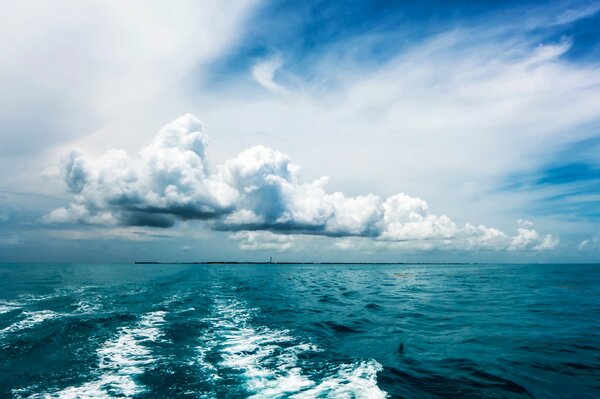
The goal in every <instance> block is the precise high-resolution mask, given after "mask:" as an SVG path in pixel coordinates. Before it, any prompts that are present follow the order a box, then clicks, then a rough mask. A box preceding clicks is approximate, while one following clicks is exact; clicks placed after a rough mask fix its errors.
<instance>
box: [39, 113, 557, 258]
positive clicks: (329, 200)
mask: <svg viewBox="0 0 600 399" xmlns="http://www.w3.org/2000/svg"><path fill="white" fill-rule="evenodd" d="M207 145H208V137H207V135H206V134H205V133H204V127H203V124H202V123H201V122H200V120H199V119H198V118H196V117H195V116H194V115H192V114H186V115H183V116H181V117H179V118H177V119H175V120H173V121H172V122H170V123H169V124H167V125H166V126H164V127H163V128H162V129H161V130H160V131H159V132H158V134H157V135H156V136H155V137H154V139H153V140H152V142H151V143H150V144H149V145H148V146H146V147H144V148H143V149H142V150H141V151H140V152H139V154H138V155H137V156H134V157H131V156H129V155H128V154H127V152H125V151H123V150H110V151H107V152H106V153H105V154H103V155H102V156H100V157H98V158H91V157H87V156H85V155H84V154H82V153H81V152H80V151H72V152H71V153H70V154H69V155H68V156H67V157H66V158H65V159H64V178H65V181H66V183H67V185H68V187H69V190H70V192H71V193H72V194H73V196H74V198H73V202H71V204H70V206H69V207H61V208H57V209H55V210H53V211H51V212H50V213H49V214H47V215H45V216H44V217H43V221H44V222H45V223H83V224H98V225H125V226H151V227H164V228H167V227H171V226H173V225H174V224H175V223H176V222H177V221H181V220H192V219H200V220H206V221H207V222H208V223H209V226H210V227H211V228H212V229H214V230H223V231H243V232H245V234H246V235H245V236H243V234H244V233H242V236H240V234H237V235H233V237H232V238H234V239H242V245H241V247H242V248H243V249H244V248H245V246H246V247H247V248H250V249H251V248H252V245H251V244H248V241H250V242H253V241H256V240H255V238H256V236H253V235H252V234H250V235H249V234H248V232H250V231H268V232H270V233H275V234H277V235H289V234H303V235H322V236H329V237H368V238H372V239H373V240H376V241H378V242H383V243H399V242H400V243H407V242H408V243H410V242H427V243H428V244H429V245H428V247H427V248H432V247H433V248H453V249H486V250H520V251H523V250H534V251H539V250H550V249H553V248H554V247H556V245H557V244H558V242H559V240H558V238H555V237H553V236H552V235H550V234H546V235H543V236H542V235H540V234H539V233H538V232H537V231H536V230H535V229H534V228H533V224H532V223H531V222H529V221H525V220H519V228H518V231H517V234H516V235H514V236H508V235H507V234H506V233H504V232H502V231H500V230H498V229H495V228H491V227H486V226H484V225H481V224H480V225H473V224H471V223H467V224H465V225H464V226H459V225H457V224H456V223H455V222H453V221H452V220H451V219H450V218H449V217H448V216H446V215H440V216H438V215H435V214H432V213H431V212H429V209H428V205H427V202H425V201H424V200H422V199H420V198H414V197H410V196H409V195H406V194H404V193H399V194H396V195H393V196H390V197H389V198H386V199H382V198H380V197H379V196H377V195H375V194H371V193H368V194H365V195H359V196H346V195H345V194H344V193H341V192H333V193H328V192H327V191H326V190H325V184H326V182H327V180H328V179H327V177H322V178H319V179H317V180H315V181H312V182H306V183H305V182H302V181H301V180H300V178H299V176H298V171H299V166H298V165H296V164H294V163H292V162H291V160H290V157H289V156H287V155H285V154H283V153H281V152H279V151H277V150H274V149H271V148H267V147H265V146H262V145H257V146H253V147H251V148H249V149H247V150H245V151H243V152H241V153H240V154H238V155H237V156H236V157H235V158H233V159H230V160H227V161H226V162H224V163H223V164H221V165H217V166H213V165H210V164H209V162H208V160H207V156H206V147H207ZM275 241H276V246H277V245H278V246H277V247H278V248H281V247H282V246H283V247H284V248H287V247H289V246H291V245H292V244H291V241H289V240H287V239H276V240H275ZM417 247H418V246H417Z"/></svg>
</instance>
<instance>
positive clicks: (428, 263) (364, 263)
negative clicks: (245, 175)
mask: <svg viewBox="0 0 600 399" xmlns="http://www.w3.org/2000/svg"><path fill="white" fill-rule="evenodd" d="M133 263H134V264H135V265H500V264H506V265H520V264H527V265H533V264H540V265H545V264H548V263H495V262H494V263H490V262H255V261H252V262H240V261H231V262H229V261H204V262H154V261H135V262H133ZM560 264H562V263H560ZM565 264H570V263H565Z"/></svg>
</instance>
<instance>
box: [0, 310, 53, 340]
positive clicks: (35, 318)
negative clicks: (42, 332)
mask: <svg viewBox="0 0 600 399" xmlns="http://www.w3.org/2000/svg"><path fill="white" fill-rule="evenodd" d="M23 315H24V316H25V318H24V319H22V320H19V321H17V322H16V323H13V324H11V325H10V326H8V327H6V328H4V329H2V330H0V335H4V334H6V333H13V332H17V331H21V330H26V329H29V328H32V327H34V326H36V325H38V324H40V323H42V322H44V321H46V320H50V319H55V318H57V317H59V314H58V313H56V312H53V311H51V310H40V311H36V312H27V311H26V312H23Z"/></svg>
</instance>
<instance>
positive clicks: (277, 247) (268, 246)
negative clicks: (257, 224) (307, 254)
mask: <svg viewBox="0 0 600 399" xmlns="http://www.w3.org/2000/svg"><path fill="white" fill-rule="evenodd" d="M231 238H232V239H234V240H236V241H239V243H240V249H243V250H248V251H261V250H269V251H279V252H282V251H285V250H287V249H290V248H292V247H293V246H294V241H295V238H294V237H293V236H291V235H285V234H274V233H271V232H270V231H238V232H236V233H233V234H231Z"/></svg>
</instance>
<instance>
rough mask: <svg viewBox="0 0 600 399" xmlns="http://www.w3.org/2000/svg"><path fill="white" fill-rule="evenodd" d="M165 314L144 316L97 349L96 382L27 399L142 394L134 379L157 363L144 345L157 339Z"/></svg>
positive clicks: (160, 312)
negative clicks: (97, 373) (98, 372)
mask: <svg viewBox="0 0 600 399" xmlns="http://www.w3.org/2000/svg"><path fill="white" fill-rule="evenodd" d="M165 314H166V312H164V311H156V312H150V313H147V314H145V315H143V316H142V318H141V319H140V321H139V322H138V323H137V324H136V325H135V326H133V327H122V328H121V329H120V331H119V334H118V336H117V337H116V338H114V339H112V340H109V341H106V342H105V343H104V344H103V345H101V346H100V348H98V350H97V354H98V357H99V358H100V362H99V365H98V368H99V369H100V370H101V372H102V374H101V375H100V376H99V378H97V379H96V380H93V381H90V382H87V383H85V384H83V385H79V386H72V387H68V388H65V389H62V390H60V391H57V392H52V393H43V394H34V395H32V396H29V398H30V399H38V398H60V399H71V398H72V399H75V398H88V399H93V398H106V397H107V396H116V397H131V396H133V395H137V394H139V393H141V392H143V391H144V387H143V386H141V385H139V384H138V382H137V381H136V377H137V376H139V375H140V374H142V373H144V371H145V368H146V367H148V365H150V364H152V363H154V362H156V360H157V359H156V358H155V357H154V356H153V354H152V351H151V350H150V349H149V348H148V347H147V346H146V345H145V344H146V343H148V342H157V341H158V340H159V339H160V338H161V335H162V332H161V330H160V328H159V327H160V325H162V324H163V323H164V321H165V320H164V317H165Z"/></svg>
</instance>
